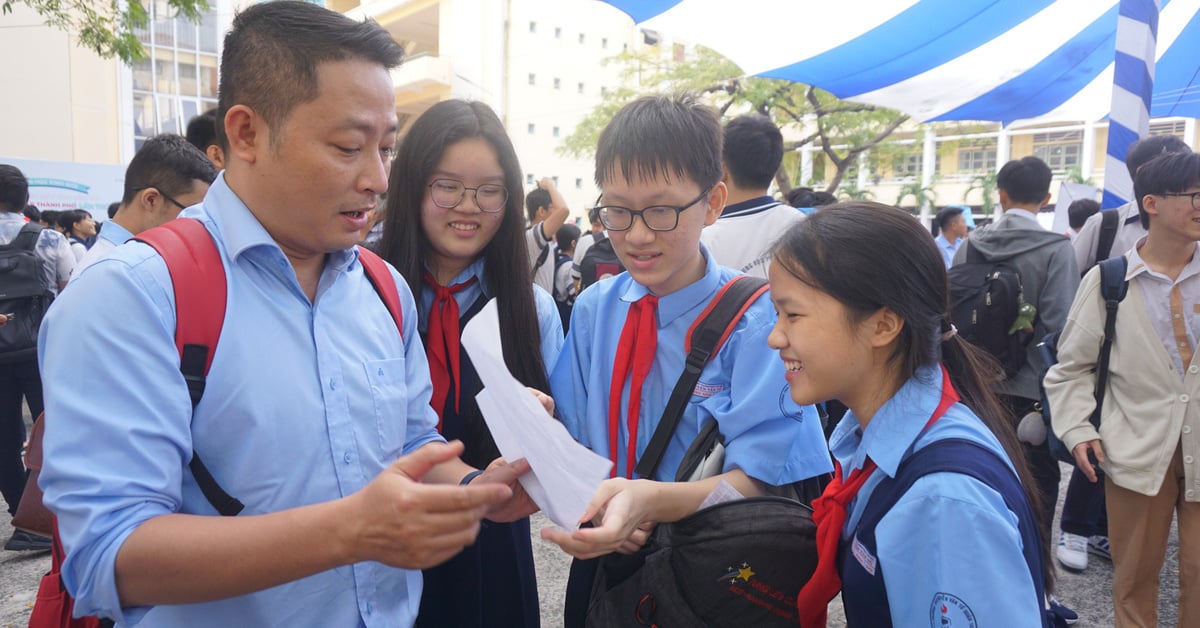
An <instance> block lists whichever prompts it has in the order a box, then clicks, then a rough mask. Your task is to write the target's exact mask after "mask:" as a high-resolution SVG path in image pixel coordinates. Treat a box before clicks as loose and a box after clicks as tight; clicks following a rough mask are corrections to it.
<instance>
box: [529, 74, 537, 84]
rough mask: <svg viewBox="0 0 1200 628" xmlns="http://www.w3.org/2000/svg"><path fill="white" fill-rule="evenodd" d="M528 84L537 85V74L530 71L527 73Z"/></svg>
mask: <svg viewBox="0 0 1200 628" xmlns="http://www.w3.org/2000/svg"><path fill="white" fill-rule="evenodd" d="M529 84H530V85H537V75H536V74H534V73H533V72H530V73H529Z"/></svg>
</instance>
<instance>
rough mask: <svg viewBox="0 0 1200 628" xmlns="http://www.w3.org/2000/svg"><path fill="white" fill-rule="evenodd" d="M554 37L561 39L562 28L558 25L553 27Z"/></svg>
mask: <svg viewBox="0 0 1200 628" xmlns="http://www.w3.org/2000/svg"><path fill="white" fill-rule="evenodd" d="M554 38H555V39H562V28H559V27H558V26H555V27H554Z"/></svg>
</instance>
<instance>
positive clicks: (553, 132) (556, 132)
mask: <svg viewBox="0 0 1200 628" xmlns="http://www.w3.org/2000/svg"><path fill="white" fill-rule="evenodd" d="M551 133H552V134H553V135H554V137H558V127H554V128H553V129H551Z"/></svg>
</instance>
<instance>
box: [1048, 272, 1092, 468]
mask: <svg viewBox="0 0 1200 628" xmlns="http://www.w3.org/2000/svg"><path fill="white" fill-rule="evenodd" d="M1099 277H1100V267H1099V266H1096V267H1093V268H1092V270H1090V271H1088V274H1087V277H1085V278H1084V281H1083V284H1082V286H1081V287H1080V289H1079V294H1078V295H1077V297H1076V299H1075V302H1074V303H1073V304H1072V305H1071V312H1070V314H1068V316H1067V324H1066V326H1065V327H1064V328H1063V331H1062V335H1060V336H1059V339H1058V363H1057V364H1054V365H1053V366H1051V367H1050V370H1049V371H1048V372H1047V373H1046V380H1045V385H1046V397H1047V400H1048V401H1049V402H1050V408H1051V412H1050V416H1051V427H1052V428H1053V429H1054V433H1055V434H1056V435H1057V436H1058V437H1059V439H1061V440H1062V442H1063V444H1064V445H1066V446H1067V448H1068V449H1069V450H1074V449H1075V446H1076V445H1078V444H1079V443H1082V442H1086V441H1089V440H1096V439H1098V438H1100V434H1099V433H1098V432H1097V431H1096V428H1095V426H1093V425H1092V424H1091V422H1090V421H1089V418H1090V417H1091V416H1092V411H1093V410H1095V409H1096V397H1095V392H1094V390H1095V387H1096V373H1095V370H1096V361H1097V360H1098V359H1099V348H1100V344H1101V341H1102V340H1103V337H1104V331H1103V329H1102V327H1103V325H1104V305H1103V301H1102V300H1101V298H1100V294H1099V286H1100V282H1099Z"/></svg>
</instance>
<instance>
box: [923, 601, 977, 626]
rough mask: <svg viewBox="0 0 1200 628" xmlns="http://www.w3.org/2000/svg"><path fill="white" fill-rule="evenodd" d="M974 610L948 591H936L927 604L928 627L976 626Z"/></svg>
mask: <svg viewBox="0 0 1200 628" xmlns="http://www.w3.org/2000/svg"><path fill="white" fill-rule="evenodd" d="M977 625H978V624H977V623H976V621H975V612H974V611H972V610H971V607H970V606H967V603H966V602H964V601H962V600H961V599H959V598H958V597H957V596H955V595H952V594H950V593H936V594H934V596H933V602H932V603H931V604H930V605H929V626H930V628H976V627H977Z"/></svg>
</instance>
